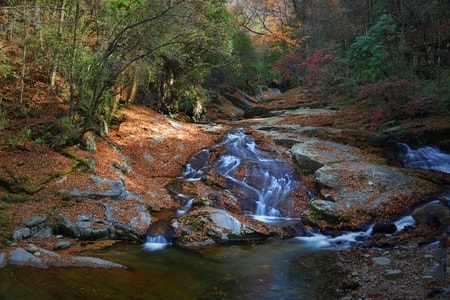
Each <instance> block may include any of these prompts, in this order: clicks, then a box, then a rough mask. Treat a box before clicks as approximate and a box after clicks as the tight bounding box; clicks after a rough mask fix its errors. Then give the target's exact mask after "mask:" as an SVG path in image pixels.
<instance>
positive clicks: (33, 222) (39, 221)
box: [25, 215, 47, 227]
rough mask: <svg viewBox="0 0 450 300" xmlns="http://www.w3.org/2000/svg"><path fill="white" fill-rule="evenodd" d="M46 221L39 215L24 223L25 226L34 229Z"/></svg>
mask: <svg viewBox="0 0 450 300" xmlns="http://www.w3.org/2000/svg"><path fill="white" fill-rule="evenodd" d="M46 221H47V218H44V217H43V216H41V215H35V216H34V217H33V218H32V219H31V220H28V221H25V226H27V227H34V226H38V225H40V224H42V223H44V222H46Z"/></svg>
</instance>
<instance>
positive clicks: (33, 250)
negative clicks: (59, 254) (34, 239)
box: [25, 244, 39, 254]
mask: <svg viewBox="0 0 450 300" xmlns="http://www.w3.org/2000/svg"><path fill="white" fill-rule="evenodd" d="M25 250H27V252H29V253H31V254H34V253H36V252H39V248H38V247H37V246H36V245H35V244H28V246H27V248H26V249H25Z"/></svg>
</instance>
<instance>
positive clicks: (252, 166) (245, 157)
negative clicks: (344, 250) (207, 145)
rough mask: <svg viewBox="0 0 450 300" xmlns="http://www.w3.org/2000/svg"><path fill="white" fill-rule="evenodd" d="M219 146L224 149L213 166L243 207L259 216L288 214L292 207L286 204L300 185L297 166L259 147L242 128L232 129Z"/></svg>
mask: <svg viewBox="0 0 450 300" xmlns="http://www.w3.org/2000/svg"><path fill="white" fill-rule="evenodd" d="M220 145H223V146H225V150H224V152H223V153H222V155H221V156H220V157H219V158H218V159H217V160H216V162H215V163H214V164H213V167H212V168H213V170H215V171H217V172H218V173H219V174H221V175H222V176H223V177H224V178H226V180H227V188H229V189H230V190H232V191H233V192H234V193H235V194H236V196H237V197H238V198H239V199H240V200H241V203H242V204H243V206H246V207H249V208H251V211H252V212H253V214H254V216H255V217H256V218H259V219H264V218H263V217H269V218H270V217H272V218H282V217H286V216H287V215H288V214H289V213H290V212H289V209H290V208H291V207H289V204H287V203H288V202H289V201H291V200H292V192H293V191H294V190H295V189H296V188H297V187H298V186H299V184H300V182H298V181H297V180H296V179H295V177H294V173H295V170H294V168H293V167H291V166H290V165H289V164H288V163H287V162H286V161H283V160H281V159H277V158H275V157H273V156H271V155H270V154H268V153H266V152H264V151H262V150H261V149H259V147H258V146H257V145H256V142H255V140H254V138H253V137H251V136H249V135H247V134H245V133H244V131H243V130H242V129H237V130H234V131H232V132H230V133H229V134H228V135H227V136H226V138H225V139H224V140H223V142H222V143H221V144H220ZM220 145H219V146H220Z"/></svg>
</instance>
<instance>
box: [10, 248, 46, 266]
mask: <svg viewBox="0 0 450 300" xmlns="http://www.w3.org/2000/svg"><path fill="white" fill-rule="evenodd" d="M9 263H10V264H11V265H17V266H30V267H36V268H44V269H45V268H48V266H47V265H46V264H44V263H43V262H42V260H41V259H40V258H38V257H36V256H34V255H33V254H31V253H29V252H27V251H26V250H25V249H23V248H16V249H14V250H11V251H10V252H9Z"/></svg>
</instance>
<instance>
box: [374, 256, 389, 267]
mask: <svg viewBox="0 0 450 300" xmlns="http://www.w3.org/2000/svg"><path fill="white" fill-rule="evenodd" d="M372 261H373V263H374V264H376V265H380V266H385V265H388V264H390V263H391V260H390V259H389V258H387V257H382V256H380V257H372Z"/></svg>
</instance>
